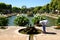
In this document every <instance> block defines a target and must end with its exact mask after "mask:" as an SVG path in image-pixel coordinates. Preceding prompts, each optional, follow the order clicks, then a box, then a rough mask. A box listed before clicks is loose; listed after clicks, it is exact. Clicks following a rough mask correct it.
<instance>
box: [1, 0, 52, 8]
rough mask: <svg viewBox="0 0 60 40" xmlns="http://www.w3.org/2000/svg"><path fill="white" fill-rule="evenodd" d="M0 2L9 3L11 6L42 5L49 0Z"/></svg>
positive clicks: (5, 0)
mask: <svg viewBox="0 0 60 40" xmlns="http://www.w3.org/2000/svg"><path fill="white" fill-rule="evenodd" d="M0 2H3V3H6V4H11V5H12V6H16V7H21V6H23V5H25V6H27V7H35V6H43V5H46V4H47V3H50V2H51V0H0Z"/></svg>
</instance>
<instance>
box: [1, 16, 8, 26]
mask: <svg viewBox="0 0 60 40" xmlns="http://www.w3.org/2000/svg"><path fill="white" fill-rule="evenodd" d="M7 25H8V18H6V17H3V16H2V17H0V26H7Z"/></svg>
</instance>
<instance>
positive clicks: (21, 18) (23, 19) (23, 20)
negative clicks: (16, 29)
mask: <svg viewBox="0 0 60 40" xmlns="http://www.w3.org/2000/svg"><path fill="white" fill-rule="evenodd" d="M14 23H15V24H16V25H18V26H25V25H27V24H28V23H29V20H28V18H27V17H25V16H21V15H20V16H17V17H16V19H15V20H14Z"/></svg>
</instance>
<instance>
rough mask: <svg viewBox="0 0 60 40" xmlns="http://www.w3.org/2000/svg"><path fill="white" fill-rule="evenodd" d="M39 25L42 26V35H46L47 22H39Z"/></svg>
mask: <svg viewBox="0 0 60 40" xmlns="http://www.w3.org/2000/svg"><path fill="white" fill-rule="evenodd" d="M39 23H40V24H41V25H42V27H43V33H46V25H47V23H48V20H42V21H40V22H39Z"/></svg>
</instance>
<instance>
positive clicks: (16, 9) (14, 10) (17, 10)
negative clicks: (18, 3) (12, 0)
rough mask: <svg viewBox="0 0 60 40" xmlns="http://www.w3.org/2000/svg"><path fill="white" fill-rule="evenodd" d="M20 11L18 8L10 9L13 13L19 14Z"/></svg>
mask: <svg viewBox="0 0 60 40" xmlns="http://www.w3.org/2000/svg"><path fill="white" fill-rule="evenodd" d="M20 10H21V9H20V8H18V7H13V8H12V11H13V12H16V13H19V12H20Z"/></svg>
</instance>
